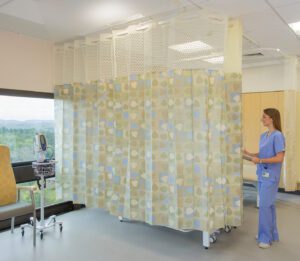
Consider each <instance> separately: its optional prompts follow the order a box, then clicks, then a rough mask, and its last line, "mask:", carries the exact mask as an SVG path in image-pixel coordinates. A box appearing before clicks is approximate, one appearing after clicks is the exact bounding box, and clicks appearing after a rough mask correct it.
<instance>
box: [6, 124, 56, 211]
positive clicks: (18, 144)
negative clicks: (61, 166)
mask: <svg viewBox="0 0 300 261" xmlns="http://www.w3.org/2000/svg"><path fill="white" fill-rule="evenodd" d="M36 133H43V134H44V135H45V136H46V139H47V143H48V146H49V147H51V148H52V149H49V151H48V152H47V154H46V157H47V158H50V157H51V156H52V154H53V153H54V121H39V120H33V121H30V120H29V121H16V120H0V144H5V145H7V146H8V147H9V148H10V153H11V161H12V162H13V163H16V162H24V161H34V160H35V153H34V145H33V144H34V137H35V134H36ZM53 157H54V155H53ZM22 185H36V182H35V181H33V182H28V183H23V184H22ZM20 196H21V200H22V201H28V202H30V195H29V193H28V192H26V191H22V192H21V195H20ZM35 200H36V206H37V207H39V206H40V192H39V191H38V192H37V193H35ZM57 202H58V200H56V193H55V184H54V180H53V179H52V180H48V181H47V189H46V190H45V205H51V204H54V203H57Z"/></svg>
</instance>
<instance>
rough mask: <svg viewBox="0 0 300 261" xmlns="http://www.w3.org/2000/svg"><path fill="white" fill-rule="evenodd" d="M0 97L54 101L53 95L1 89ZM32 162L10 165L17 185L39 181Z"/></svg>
mask: <svg viewBox="0 0 300 261" xmlns="http://www.w3.org/2000/svg"><path fill="white" fill-rule="evenodd" d="M0 95H4V96H14V97H24V98H42V99H54V93H49V92H35V91H26V90H15V89H3V88H0ZM32 162H33V161H23V162H14V163H12V167H13V170H14V173H15V178H16V182H17V183H24V182H30V181H36V180H38V179H39V178H37V177H36V176H35V175H34V173H33V169H32V167H31V165H32ZM53 177H55V175H53Z"/></svg>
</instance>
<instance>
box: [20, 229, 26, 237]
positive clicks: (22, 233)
mask: <svg viewBox="0 0 300 261" xmlns="http://www.w3.org/2000/svg"><path fill="white" fill-rule="evenodd" d="M24 234H25V231H24V228H22V231H21V235H22V237H24Z"/></svg>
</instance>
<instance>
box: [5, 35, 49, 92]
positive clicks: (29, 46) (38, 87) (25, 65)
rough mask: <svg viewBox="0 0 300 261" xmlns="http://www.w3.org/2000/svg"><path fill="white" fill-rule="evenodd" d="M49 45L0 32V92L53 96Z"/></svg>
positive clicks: (45, 42) (22, 36)
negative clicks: (18, 91) (27, 91)
mask: <svg viewBox="0 0 300 261" xmlns="http://www.w3.org/2000/svg"><path fill="white" fill-rule="evenodd" d="M52 51H53V43H51V42H49V41H45V40H40V39H36V38H31V37H28V36H24V35H19V34H16V33H11V32H6V31H1V30H0V88H5V89H17V90H31V91H39V92H53V71H54V70H53V64H54V63H53V55H52Z"/></svg>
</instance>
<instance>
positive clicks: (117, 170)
mask: <svg viewBox="0 0 300 261" xmlns="http://www.w3.org/2000/svg"><path fill="white" fill-rule="evenodd" d="M240 93H241V75H239V74H226V75H225V76H224V74H222V73H221V72H220V71H216V70H170V71H169V72H161V73H159V72H154V73H145V74H139V75H131V76H130V77H129V78H128V77H124V78H118V79H116V80H114V81H106V82H93V83H90V84H67V85H59V86H56V89H55V102H56V128H57V129H56V158H57V161H58V166H57V173H58V177H57V180H58V184H59V186H60V188H61V192H62V195H63V197H64V198H66V199H72V200H74V201H75V202H79V203H85V204H86V205H87V206H89V207H101V208H105V209H107V210H108V211H109V212H110V213H111V214H113V215H116V216H123V217H126V218H129V219H132V220H140V221H145V222H147V223H149V224H153V225H163V226H168V227H172V228H175V229H196V230H202V231H213V230H215V229H217V228H221V227H224V225H232V226H238V225H240V224H241V217H242V198H241V194H242V192H241V189H242V188H241V184H242V182H241V180H242V174H241V172H242V165H241V155H240V151H241V140H242V139H241V100H240Z"/></svg>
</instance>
